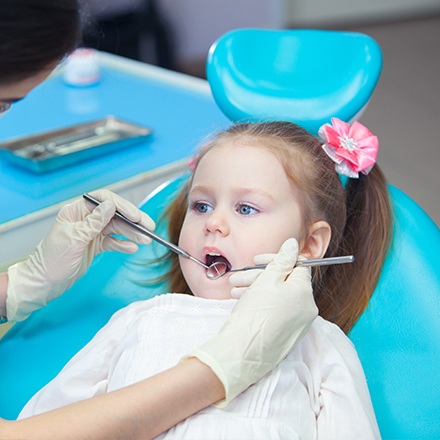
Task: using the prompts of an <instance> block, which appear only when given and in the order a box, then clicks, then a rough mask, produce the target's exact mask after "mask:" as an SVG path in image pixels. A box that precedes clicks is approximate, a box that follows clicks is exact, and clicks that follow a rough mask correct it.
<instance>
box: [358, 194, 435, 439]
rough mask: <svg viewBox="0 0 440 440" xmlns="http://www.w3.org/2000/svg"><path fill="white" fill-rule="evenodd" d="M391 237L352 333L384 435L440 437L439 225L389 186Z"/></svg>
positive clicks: (391, 437) (404, 195)
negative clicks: (393, 221)
mask: <svg viewBox="0 0 440 440" xmlns="http://www.w3.org/2000/svg"><path fill="white" fill-rule="evenodd" d="M390 195H391V199H392V202H393V205H394V217H395V225H394V232H393V241H392V245H391V249H390V251H389V254H388V256H387V258H386V260H385V264H384V267H383V269H382V273H381V275H380V279H379V283H378V285H377V287H376V289H375V292H374V294H373V296H372V298H371V300H370V303H369V305H368V308H367V309H366V310H365V311H364V313H363V314H362V316H361V317H360V319H359V321H358V322H357V323H356V325H355V326H354V327H353V329H352V330H351V332H350V335H349V336H350V339H351V340H352V342H353V343H354V345H355V347H356V349H357V351H358V354H359V357H360V360H361V363H362V365H363V368H364V371H365V374H366V377H367V381H368V385H369V388H370V393H371V398H372V400H373V404H374V408H375V412H376V417H377V419H378V423H379V427H380V430H381V434H382V437H383V438H384V439H416V438H418V439H422V438H423V439H432V440H433V439H439V438H440V394H439V390H440V375H439V374H438V370H439V365H440V259H439V258H438V256H437V252H438V249H440V230H439V228H438V226H437V225H436V224H435V223H434V222H433V221H432V220H431V219H430V218H429V216H428V215H427V214H426V213H425V212H424V211H423V210H422V208H420V207H419V206H418V205H417V204H416V203H415V202H414V201H413V200H411V199H410V198H409V197H408V196H407V195H406V194H404V193H403V192H402V191H400V190H398V189H397V188H395V187H392V186H390Z"/></svg>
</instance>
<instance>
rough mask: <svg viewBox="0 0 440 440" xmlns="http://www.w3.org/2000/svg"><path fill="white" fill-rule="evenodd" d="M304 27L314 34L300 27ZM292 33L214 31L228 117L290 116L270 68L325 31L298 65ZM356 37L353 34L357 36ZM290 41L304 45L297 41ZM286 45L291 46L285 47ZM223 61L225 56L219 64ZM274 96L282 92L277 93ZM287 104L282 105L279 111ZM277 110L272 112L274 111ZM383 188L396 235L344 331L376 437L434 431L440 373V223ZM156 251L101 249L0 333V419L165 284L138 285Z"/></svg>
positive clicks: (165, 196) (161, 200) (166, 197)
mask: <svg viewBox="0 0 440 440" xmlns="http://www.w3.org/2000/svg"><path fill="white" fill-rule="evenodd" d="M309 32H311V33H312V34H313V33H314V31H307V32H306V33H309ZM289 33H299V34H297V35H301V32H300V31H264V30H242V31H235V32H234V33H229V34H226V35H225V36H224V38H225V40H224V41H223V40H222V39H220V40H219V41H218V42H216V44H215V45H214V46H213V49H212V50H211V52H210V55H209V58H208V67H207V71H208V78H209V81H210V84H211V87H212V90H213V94H214V96H215V99H216V101H217V103H218V104H219V106H220V108H221V109H222V110H223V111H224V112H225V114H227V115H228V116H229V117H230V118H231V119H232V120H237V119H239V120H246V119H251V120H263V119H267V118H266V117H265V116H264V112H265V111H267V114H268V115H269V116H268V117H272V118H275V119H289V120H296V119H295V116H294V114H292V107H291V106H290V103H289V102H287V100H286V99H285V98H284V96H285V95H284V94H283V93H282V83H281V85H280V86H277V82H276V79H274V78H276V74H277V68H276V66H280V68H282V69H283V71H286V69H287V67H290V68H293V67H295V68H296V66H297V63H299V66H300V67H301V66H302V65H305V63H306V62H307V57H310V50H312V49H311V48H312V47H314V46H318V48H319V47H320V44H324V43H325V41H326V40H327V37H328V36H330V35H331V33H326V32H324V33H322V32H321V31H316V34H314V35H315V37H316V42H315V45H313V44H311V42H310V41H308V42H307V45H308V46H307V47H308V48H309V49H308V50H307V51H302V52H301V51H300V52H301V54H302V55H301V56H304V57H306V58H305V59H304V58H301V57H300V56H299V55H292V56H295V57H296V62H295V63H293V61H292V62H289V61H288V60H285V58H288V57H289V56H290V52H291V51H292V50H293V49H294V48H295V47H296V46H295V45H293V43H291V44H287V43H283V45H282V47H278V44H279V43H281V42H282V41H283V39H284V37H285V36H286V35H288V34H289ZM243 34H247V35H245V37H246V39H247V41H248V43H249V44H254V43H255V44H258V51H257V50H256V49H249V48H246V46H245V45H241V44H239V45H236V44H235V40H234V39H233V38H232V37H233V36H234V35H235V37H236V38H237V39H238V40H237V41H242V40H241V38H244V37H243ZM312 34H309V35H308V38H309V37H310V36H311V35H312ZM264 35H267V36H268V38H269V37H270V41H271V44H266V45H264V46H262V45H261V44H260V43H262V42H263V41H265V38H264ZM274 35H278V36H279V38H275V37H274ZM292 35H293V34H292ZM303 35H305V34H303ZM352 35H353V34H349V33H338V35H335V38H336V39H335V40H334V45H336V43H337V45H339V47H344V45H348V46H350V41H351V40H350V38H351V36H352ZM357 35H358V34H355V35H354V37H355V38H356V39H357V38H358V36H357ZM362 38H364V41H365V42H366V43H368V44H371V45H372V47H375V48H376V49H375V54H376V55H375V56H377V55H379V56H380V51H378V48H377V45H376V44H375V43H374V42H371V41H370V39H368V38H366V39H365V36H363V37H362ZM322 40H325V41H322ZM227 41H229V43H228V45H227V47H224V45H223V43H224V42H227ZM296 45H297V46H301V41H300V39H299V40H298V41H297V43H296ZM341 45H342V46H341ZM334 47H336V46H334ZM219 48H221V50H220V49H219ZM283 48H287V49H289V50H286V51H284V50H283ZM228 50H229V52H228ZM243 51H244V52H245V53H244V56H246V57H247V58H246V59H247V62H246V63H243V64H242V67H243V69H244V70H242V71H238V70H237V66H239V65H240V64H239V61H238V60H239V59H240V57H241V56H242V55H243ZM251 52H252V53H255V54H257V53H258V57H259V58H256V57H251V56H249V54H250V53H251ZM367 52H368V53H371V51H367ZM276 53H277V54H278V55H279V56H280V57H281V59H280V60H278V59H277V58H276V57H275V56H274V54H276ZM347 53H349V51H348V49H347ZM219 54H220V55H222V56H224V58H223V60H224V61H223V62H222V63H221V62H220V60H219V58H217V55H219ZM312 58H314V57H312ZM366 59H367V61H368V62H367V63H366V64H365V63H361V64H360V65H359V67H358V68H359V70H360V72H359V73H357V74H356V72H355V70H356V69H355V68H354V67H353V69H354V70H353V71H352V76H353V77H358V78H364V79H363V80H362V81H360V80H359V81H357V82H356V81H355V82H354V83H356V84H358V85H360V84H363V87H368V88H369V89H370V94H371V92H372V90H373V89H374V85H375V84H376V82H377V79H378V75H379V73H380V65H381V60H380V59H379V60H377V59H376V60H375V61H374V62H373V61H370V60H369V57H366ZM264 60H266V61H264ZM268 60H270V63H269V61H268ZM254 61H255V65H253V68H252V63H253V62H254ZM226 62H227V64H223V63H226ZM321 62H323V63H324V60H323V59H321ZM372 65H374V69H373V70H375V72H376V73H375V74H374V75H372V74H371V71H369V66H372ZM214 66H217V67H215V68H214ZM228 66H229V67H230V68H231V69H235V70H236V72H235V73H234V75H232V74H231V73H228V72H227V70H228ZM261 66H263V67H264V69H265V74H264V76H262V75H261V70H259V69H261ZM271 66H272V68H271ZM274 66H275V67H274ZM284 66H287V67H284ZM378 66H379V69H378ZM218 69H223V78H224V81H225V82H227V81H233V79H232V78H235V79H234V81H236V83H235V85H233V84H232V85H231V84H228V85H225V86H224V87H225V90H226V87H230V88H229V89H228V93H226V92H224V93H223V92H222V76H221V75H219V74H216V71H217V70H218ZM254 69H255V71H254ZM286 75H287V71H286ZM255 77H257V78H260V79H261V89H260V90H261V95H262V96H261V100H260V103H261V106H262V107H261V108H263V111H262V112H260V111H259V108H260V107H258V106H257V107H255V108H254V107H252V108H250V109H248V108H247V107H246V105H245V102H246V99H245V97H246V94H247V91H246V90H243V88H244V89H246V88H247V87H250V89H251V91H252V93H250V92H249V95H247V96H248V99H249V102H250V104H249V105H250V106H251V105H252V106H253V105H254V102H253V101H254V99H257V98H256V93H257V91H258V87H257V86H256V81H255V80H254V78H255ZM282 78H283V79H284V78H285V75H282ZM327 78H328V75H324V74H323V76H322V78H320V79H319V81H321V80H322V81H325V80H326V79H327ZM309 80H311V78H310V77H309V76H308V75H306V74H303V76H302V81H305V82H306V84H303V86H302V87H299V89H300V90H302V93H304V99H305V100H306V101H307V96H306V90H309V91H310V93H311V94H314V86H313V84H309ZM315 80H316V81H318V79H315V77H314V78H313V81H315ZM367 83H368V85H367ZM278 84H279V83H278ZM307 84H309V85H308V86H307ZM265 85H266V86H267V87H265ZM284 85H285V86H286V87H288V86H289V82H288V81H287V79H284ZM353 87H354V86H353ZM320 88H321V90H325V89H326V86H325V85H321V84H320ZM222 93H223V98H221V95H222ZM292 93H293V92H292ZM341 94H342V97H343V96H345V95H344V93H343V92H341ZM264 95H269V96H264ZM270 95H272V96H270ZM369 96H370V95H368V94H366V95H365V96H364V100H363V101H359V102H358V103H357V104H356V105H352V106H351V107H350V110H346V111H347V113H344V114H341V113H338V114H336V115H337V116H338V117H340V118H344V119H352V118H354V117H355V116H356V114H358V113H359V111H360V110H361V109H362V108H363V107H364V105H365V104H366V102H367V101H368V99H369ZM276 97H278V98H279V99H278V100H276V99H275V98H276ZM342 97H341V102H342V101H343V99H342ZM266 98H268V100H266ZM269 98H270V99H269ZM337 98H338V95H337V94H334V95H333V96H331V94H327V95H325V94H324V96H323V97H322V100H321V105H323V106H325V105H326V103H328V104H329V103H334V104H335V105H336V106H339V104H338V103H339V102H340V101H339V99H337ZM222 99H223V100H222ZM316 99H319V97H315V98H313V99H311V101H313V102H315V100H316ZM227 100H229V102H227ZM238 104H239V107H240V108H241V109H242V110H241V113H239V114H238V116H236V117H235V116H233V115H232V114H231V113H228V112H229V110H226V108H232V107H238ZM284 104H286V107H284V113H283V111H282V108H283V105H284ZM347 106H349V103H347ZM307 107H308V108H310V114H309V116H308V118H309V119H308V120H307V119H305V120H304V121H303V123H304V125H305V124H306V123H307V124H308V125H307V127H308V128H309V129H310V130H312V131H315V132H316V128H317V127H318V126H319V125H320V124H321V120H320V121H319V122H316V121H314V119H313V117H312V116H313V111H312V108H313V107H312V105H310V106H307ZM344 108H345V107H344ZM257 110H258V111H257ZM272 110H274V111H273V112H272ZM275 110H276V111H277V112H278V113H277V114H276V115H274V112H275ZM334 110H337V108H334ZM341 111H342V110H341ZM334 115H335V113H333V112H332V113H330V112H329V113H328V115H327V116H322V117H324V118H325V117H330V116H334ZM344 115H345V116H344ZM304 118H307V117H306V116H304ZM296 122H298V123H300V122H301V121H299V120H297V121H296ZM313 127H315V128H313ZM185 178H186V177H185V176H184V177H182V178H180V179H177V180H174V181H172V182H170V183H169V184H167V185H164V186H163V187H162V188H160V189H159V190H158V191H157V192H155V193H154V194H153V195H151V196H150V197H149V198H148V199H147V200H146V202H145V203H144V204H143V205H142V209H143V210H145V211H146V212H148V213H149V215H151V216H152V217H153V218H154V219H157V218H158V217H159V215H160V212H161V211H162V210H163V208H164V207H165V206H166V205H167V204H168V203H169V201H170V200H171V199H172V198H173V194H174V193H175V191H176V190H177V189H178V187H179V186H180V185H181V184H182V182H183V181H184V180H185ZM390 194H391V197H392V201H393V205H394V215H395V226H394V235H393V243H392V246H391V249H390V252H389V255H388V257H387V259H386V261H385V264H384V268H383V271H382V274H381V277H380V280H379V284H378V286H377V288H376V290H375V293H374V295H373V297H372V299H371V301H370V304H369V306H368V308H367V310H366V311H365V312H364V314H363V315H362V316H361V318H360V319H359V321H358V322H357V323H356V325H355V327H354V328H353V329H352V331H351V333H350V335H349V336H350V338H351V340H352V341H353V343H354V344H355V346H356V348H357V350H358V353H359V356H360V358H361V361H362V364H363V366H364V369H365V373H366V376H367V380H368V384H369V387H370V392H371V396H372V400H373V404H374V407H375V410H376V415H377V419H378V422H379V426H380V430H381V433H382V436H383V438H384V439H439V438H440V396H439V392H438V391H439V390H440V377H439V374H438V373H437V371H438V369H439V367H438V365H439V364H440V336H439V335H440V263H439V260H438V258H437V250H438V249H440V231H439V228H438V227H437V226H436V225H435V224H434V222H432V220H431V219H430V218H429V217H428V215H427V214H426V213H425V212H424V211H423V210H422V209H421V208H420V207H419V206H418V205H417V204H416V203H415V202H414V201H412V200H411V199H410V198H409V197H408V196H406V195H405V194H404V193H403V192H401V191H400V190H398V189H397V188H395V187H393V186H391V185H390ZM159 233H161V231H160V230H159ZM156 252H160V250H157V248H154V247H152V246H145V247H143V248H142V249H141V251H140V255H137V254H136V255H134V256H133V255H132V256H126V255H123V254H116V253H106V254H104V255H102V256H100V257H98V258H97V259H96V260H95V262H94V263H93V265H92V266H91V268H90V269H89V271H88V272H87V274H86V275H84V277H83V278H82V279H80V280H79V281H78V282H77V283H76V284H75V285H74V286H73V287H72V288H71V289H70V290H69V291H68V292H67V293H66V294H65V295H63V296H62V297H61V298H59V299H58V300H56V301H54V302H53V303H51V304H49V305H48V306H47V307H45V308H44V309H42V310H39V311H37V312H35V313H34V314H33V315H32V316H31V317H30V318H29V319H28V320H26V321H24V322H22V323H19V324H17V325H16V326H14V328H13V329H12V330H11V331H10V332H9V333H8V334H7V335H6V336H5V337H4V338H3V340H1V341H0V359H1V362H0V383H1V386H2V396H1V398H0V417H4V418H15V417H16V415H17V414H18V412H19V411H20V409H21V407H22V406H23V405H24V404H25V403H26V401H27V400H28V399H29V398H30V397H31V395H32V394H33V393H34V392H36V391H37V390H38V389H39V388H41V387H42V386H43V385H44V384H45V383H47V382H48V381H49V380H50V379H51V378H52V377H53V376H54V375H55V374H56V373H57V372H58V371H59V370H60V369H61V368H62V366H63V365H64V364H65V362H67V360H68V359H69V358H70V357H71V356H72V355H73V354H74V353H75V352H76V351H77V350H79V349H80V348H81V347H82V346H83V345H84V344H85V343H86V342H87V341H88V340H89V339H90V338H91V337H92V336H93V335H94V333H95V332H96V331H97V330H98V329H99V328H100V327H101V326H102V325H104V324H105V323H106V321H107V320H108V318H109V317H110V316H111V314H112V313H113V312H114V311H116V310H118V309H119V308H120V307H123V306H125V305H126V304H128V303H130V302H132V301H135V300H138V299H145V298H149V297H151V296H153V295H155V294H157V293H160V292H163V291H164V287H163V286H153V287H143V286H142V281H144V280H145V278H146V274H145V267H144V266H143V264H142V262H143V261H144V260H145V259H147V258H150V257H152V256H153V255H154V254H155V253H156ZM148 277H150V275H149V276H148Z"/></svg>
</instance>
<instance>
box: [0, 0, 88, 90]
mask: <svg viewBox="0 0 440 440" xmlns="http://www.w3.org/2000/svg"><path fill="white" fill-rule="evenodd" d="M80 22H81V20H80V12H79V2H78V0H1V1H0V84H10V83H13V82H14V81H20V80H24V79H27V78H30V77H32V76H34V75H35V74H37V73H39V72H41V71H42V70H44V69H48V68H51V67H54V66H55V65H56V64H57V63H58V62H59V61H60V60H62V59H63V57H65V56H66V55H68V54H69V53H70V52H72V51H73V50H74V49H75V48H76V46H77V45H78V43H79V41H80V37H81V24H80Z"/></svg>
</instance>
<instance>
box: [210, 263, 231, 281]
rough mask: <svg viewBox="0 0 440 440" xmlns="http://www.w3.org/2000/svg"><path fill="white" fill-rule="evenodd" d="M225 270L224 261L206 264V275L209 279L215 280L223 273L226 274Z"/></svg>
mask: <svg viewBox="0 0 440 440" xmlns="http://www.w3.org/2000/svg"><path fill="white" fill-rule="evenodd" d="M227 272H228V265H227V264H226V263H223V262H222V261H217V262H215V263H212V264H211V265H210V266H208V268H207V269H206V276H207V277H208V278H209V279H210V280H217V279H218V278H220V277H222V276H223V275H226V273H227Z"/></svg>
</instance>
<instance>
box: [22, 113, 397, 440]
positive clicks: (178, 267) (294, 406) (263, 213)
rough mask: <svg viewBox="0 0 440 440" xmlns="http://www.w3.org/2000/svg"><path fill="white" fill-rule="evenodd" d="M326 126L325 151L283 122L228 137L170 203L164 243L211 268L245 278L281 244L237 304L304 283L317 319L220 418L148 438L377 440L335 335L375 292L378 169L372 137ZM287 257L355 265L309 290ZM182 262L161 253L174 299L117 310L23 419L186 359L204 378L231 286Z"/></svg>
mask: <svg viewBox="0 0 440 440" xmlns="http://www.w3.org/2000/svg"><path fill="white" fill-rule="evenodd" d="M332 124H333V125H326V126H324V127H323V128H322V130H321V132H320V134H321V136H322V137H323V138H324V145H322V143H321V142H320V141H318V140H317V139H316V138H315V137H313V136H312V135H311V134H309V133H308V132H306V131H305V130H303V129H302V128H300V127H298V126H296V125H295V124H292V123H287V122H268V123H259V124H238V125H234V126H232V127H231V128H229V129H228V130H227V131H225V132H223V133H221V134H219V135H218V136H217V137H216V138H214V139H213V140H211V141H210V142H208V143H207V144H205V145H204V147H203V148H202V150H201V152H200V154H199V155H198V157H197V160H196V163H195V167H194V170H193V172H192V175H191V177H190V179H189V181H188V183H187V184H186V185H185V187H184V188H183V189H182V191H181V192H180V193H179V195H178V196H177V198H176V199H175V200H174V201H173V202H172V204H171V205H170V207H169V210H168V215H169V237H170V239H171V241H173V242H176V243H177V242H178V244H179V246H180V247H182V248H183V249H185V250H186V251H187V252H188V253H189V254H191V255H192V256H194V257H196V258H198V259H199V260H202V261H204V262H206V264H208V265H209V264H211V263H212V262H214V261H222V262H224V263H225V264H226V265H227V266H228V267H229V268H240V267H243V266H249V265H252V264H253V262H254V257H256V256H257V259H258V258H260V259H261V254H265V255H267V254H271V253H276V252H278V250H279V249H280V247H281V245H282V244H283V243H285V242H286V243H285V244H284V245H283V247H282V248H281V251H280V253H279V254H278V255H277V256H276V257H275V261H274V263H275V262H276V263H277V264H278V265H279V264H280V262H281V265H282V264H285V265H286V264H287V266H288V267H289V268H290V269H288V270H287V272H282V271H281V272H280V271H278V270H276V268H275V269H274V267H275V266H273V264H274V263H271V264H270V265H269V266H268V268H267V269H266V270H265V271H260V272H257V271H254V273H253V275H252V277H251V278H252V280H253V281H254V282H253V283H252V284H251V285H250V286H249V287H248V288H247V291H246V295H251V294H252V295H254V294H255V295H257V294H264V295H271V296H272V295H273V298H274V302H276V291H277V289H279V288H288V289H291V290H292V292H294V291H296V290H301V289H306V290H307V286H308V288H311V283H312V284H313V290H314V295H315V299H316V302H317V305H318V308H319V311H320V315H321V316H319V317H318V318H316V319H315V321H314V322H313V324H312V325H311V327H310V329H309V331H308V332H307V334H306V335H305V336H304V337H303V339H302V340H301V342H300V343H299V345H298V346H296V348H294V349H293V350H292V351H291V352H290V353H288V354H287V356H286V358H285V359H284V361H282V362H281V364H280V365H279V366H278V367H276V368H275V369H274V370H273V371H271V372H269V373H268V374H267V375H266V376H264V377H263V378H262V379H261V380H260V381H259V382H258V383H256V384H255V385H253V386H251V387H250V388H248V389H247V390H246V391H244V392H243V393H242V394H241V395H239V396H238V397H237V398H236V399H235V400H234V401H233V402H232V403H230V404H229V405H228V406H227V407H226V408H222V407H221V405H218V406H217V407H209V408H207V409H205V410H203V411H200V412H199V413H197V414H196V415H194V416H192V417H190V418H188V419H186V420H185V421H183V422H181V423H179V424H178V425H176V426H175V427H174V428H172V429H170V430H169V431H166V432H165V433H164V434H162V435H161V436H159V438H164V439H165V438H176V439H177V438H178V439H187V438H191V439H251V438H252V439H289V440H291V439H300V438H301V439H314V438H368V439H370V438H379V437H380V434H379V430H378V427H377V423H376V420H375V416H374V411H373V408H372V404H371V401H370V397H369V393H368V387H367V384H366V381H365V376H364V374H363V371H362V367H361V365H360V362H359V360H358V357H357V354H356V352H355V349H354V347H353V345H352V344H351V342H350V340H349V339H348V338H347V337H346V336H345V335H344V333H343V331H345V332H348V330H350V328H351V327H352V325H353V324H354V323H355V322H356V320H357V319H358V318H359V316H360V315H361V313H362V311H363V310H364V309H365V307H366V305H367V304H368V300H369V298H370V296H371V294H372V293H373V290H374V287H375V285H376V282H377V280H378V276H379V273H380V269H381V266H382V263H383V260H384V258H385V254H386V251H387V248H388V245H389V237H390V210H389V202H388V198H387V190H386V184H385V180H384V178H383V176H382V173H381V171H380V169H379V168H378V166H377V165H375V160H376V156H377V147H378V145H377V138H376V137H375V136H373V135H372V134H371V133H370V132H369V131H368V130H367V129H366V128H365V127H363V126H362V125H361V124H359V123H356V122H355V123H354V124H353V126H352V127H350V126H349V125H348V124H346V123H344V122H341V121H339V120H336V119H333V120H332ZM335 164H336V165H335ZM335 167H336V170H335ZM336 171H338V173H340V174H341V173H343V174H344V175H345V176H349V179H348V182H346V183H342V182H341V179H340V177H339V176H338V174H337V172H336ZM290 237H294V238H295V239H296V241H295V240H289V238H290ZM298 250H299V252H300V253H301V254H302V256H303V257H305V258H308V259H311V258H320V257H323V256H324V255H325V256H328V257H330V256H337V255H346V254H353V255H355V257H356V263H354V264H353V265H338V266H328V267H326V268H319V269H314V273H313V278H312V281H311V280H310V277H309V276H308V275H307V274H309V270H308V269H305V268H300V267H298V268H295V269H294V270H293V271H292V267H293V266H294V264H295V262H296V256H297V253H298ZM258 255H260V257H258ZM180 258H181V257H177V256H175V255H174V254H172V255H170V259H171V267H170V270H169V273H168V276H167V277H168V280H169V286H170V291H171V292H178V293H181V294H165V295H160V296H157V297H155V298H153V299H150V300H147V301H141V302H136V303H133V304H131V305H130V306H128V307H126V308H125V309H123V310H121V311H119V312H117V313H116V314H115V315H114V316H113V317H112V319H111V320H110V321H109V323H108V324H107V325H106V326H105V327H104V328H103V329H102V330H101V331H100V332H98V334H97V335H96V336H95V338H94V339H93V340H92V341H91V342H90V343H89V344H88V345H87V346H86V347H85V348H84V349H83V350H81V351H80V352H79V353H78V354H77V355H76V356H75V357H74V358H73V359H72V360H71V361H70V362H69V363H68V364H67V365H66V367H65V368H64V369H63V370H62V371H61V373H60V374H59V375H58V376H57V377H56V378H55V379H54V380H53V381H52V382H51V383H49V384H48V385H47V386H46V387H45V388H43V389H42V390H41V391H40V392H39V393H37V395H36V396H34V397H33V398H32V399H31V401H30V402H29V403H28V405H27V406H26V407H25V409H24V410H23V411H22V413H21V415H20V416H21V417H28V416H31V415H34V414H37V413H41V412H45V411H48V410H50V409H53V408H54V407H58V406H62V405H66V404H68V403H72V402H75V401H78V400H82V399H85V398H88V397H92V396H94V395H96V394H101V393H105V392H109V391H111V390H114V389H118V388H120V387H123V386H126V385H128V384H131V383H134V382H137V381H139V380H141V379H143V378H145V377H148V376H151V375H153V374H155V373H157V372H160V371H163V370H164V369H166V368H168V367H169V366H172V365H174V364H175V363H176V362H177V361H178V360H179V359H181V358H182V356H184V355H185V354H186V353H188V352H191V351H192V352H193V353H192V354H193V355H194V356H196V357H199V358H201V360H202V361H203V362H205V363H207V364H208V365H209V366H210V367H211V368H212V369H213V370H214V371H215V370H216V359H215V358H214V357H210V358H208V359H207V358H206V356H204V353H203V347H202V349H201V350H196V348H197V347H199V346H200V345H201V344H203V342H204V341H207V340H208V339H209V338H211V337H212V336H213V335H215V334H216V333H217V332H218V330H219V329H220V328H221V326H222V325H223V323H224V322H225V321H226V320H227V318H228V316H229V314H230V313H231V311H232V309H233V308H234V305H235V304H236V300H235V299H231V284H230V283H229V280H228V278H229V277H230V275H229V274H227V275H226V276H224V277H222V278H219V279H217V280H212V279H208V278H207V277H206V271H205V270H204V269H203V267H201V266H199V265H196V264H194V263H193V262H192V261H190V260H188V259H185V258H181V259H180ZM300 270H301V271H303V272H302V273H301V276H300V277H298V275H295V274H298V273H299V272H298V271H300ZM304 271H305V272H304ZM290 272H292V273H291V274H290V275H289V273H290ZM294 276H296V278H295V277H294ZM290 279H291V280H294V281H291V282H290V284H289V280H290ZM280 286H283V287H280ZM182 294H183V295H182ZM257 319H258V317H257V316H256V322H258V320H257ZM341 328H342V330H343V331H341ZM243 331H246V329H244V330H243ZM261 331H264V326H262V327H261ZM280 337H283V335H280ZM233 338H234V335H231V344H232V345H233V344H234V339H233ZM255 362H258V359H255ZM237 374H238V375H239V374H240V372H239V371H237ZM146 436H147V437H148V433H146Z"/></svg>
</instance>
